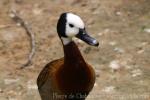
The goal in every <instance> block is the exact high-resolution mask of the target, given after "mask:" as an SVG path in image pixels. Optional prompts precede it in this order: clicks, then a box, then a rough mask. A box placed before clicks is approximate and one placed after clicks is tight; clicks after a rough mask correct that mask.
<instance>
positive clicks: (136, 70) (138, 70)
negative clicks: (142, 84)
mask: <svg viewBox="0 0 150 100" xmlns="http://www.w3.org/2000/svg"><path fill="white" fill-rule="evenodd" d="M131 73H132V77H136V76H140V75H142V71H141V70H140V69H135V70H133V71H131Z"/></svg>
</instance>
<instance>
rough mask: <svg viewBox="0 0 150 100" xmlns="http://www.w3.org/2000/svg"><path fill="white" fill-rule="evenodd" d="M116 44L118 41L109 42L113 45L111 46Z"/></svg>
mask: <svg viewBox="0 0 150 100" xmlns="http://www.w3.org/2000/svg"><path fill="white" fill-rule="evenodd" d="M116 44H117V42H116V41H111V42H109V45H111V46H114V45H116Z"/></svg>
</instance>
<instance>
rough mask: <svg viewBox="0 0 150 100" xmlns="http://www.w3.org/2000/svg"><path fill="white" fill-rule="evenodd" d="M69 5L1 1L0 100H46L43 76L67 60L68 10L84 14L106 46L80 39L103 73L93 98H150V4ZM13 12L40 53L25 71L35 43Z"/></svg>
mask: <svg viewBox="0 0 150 100" xmlns="http://www.w3.org/2000/svg"><path fill="white" fill-rule="evenodd" d="M68 1H69V0H68ZM68 1H67V0H62V1H59V0H0V100H40V96H39V94H38V91H37V86H36V79H37V77H38V74H39V72H40V71H41V70H42V68H43V67H44V65H45V64H46V63H48V62H50V61H52V60H54V59H57V58H60V57H62V56H63V51H62V45H61V42H60V40H59V38H58V36H57V33H56V23H57V19H58V17H59V15H60V14H61V13H62V12H74V13H77V14H78V15H80V16H81V17H82V18H83V19H84V22H85V23H86V26H87V30H88V31H89V33H90V34H91V35H92V36H93V37H95V38H97V39H98V40H99V42H100V46H99V47H98V48H96V47H91V46H89V45H87V44H85V43H83V42H80V41H79V40H76V43H78V45H79V48H80V50H81V52H82V54H83V56H84V58H85V59H86V60H87V61H88V62H89V64H91V65H93V67H94V68H95V71H96V73H97V80H96V84H95V87H94V89H93V90H92V92H91V94H90V95H89V96H88V99H87V100H150V6H149V5H150V0H91V1H90V0H70V1H69V2H68ZM12 9H15V10H17V13H18V14H19V15H20V16H21V17H22V18H23V19H24V20H25V21H27V22H28V23H29V24H30V27H31V28H32V31H33V32H34V33H35V41H36V54H35V56H34V58H33V60H32V65H30V66H29V67H28V68H25V69H22V70H20V69H19V67H21V66H22V65H23V64H24V63H25V62H26V61H27V57H28V54H29V52H30V42H29V40H30V39H29V37H28V35H27V34H26V31H25V30H24V29H23V28H22V27H20V26H18V25H17V24H16V23H15V22H14V21H13V20H12V19H11V18H10V15H9V12H10V10H12ZM114 69H116V70H115V71H114Z"/></svg>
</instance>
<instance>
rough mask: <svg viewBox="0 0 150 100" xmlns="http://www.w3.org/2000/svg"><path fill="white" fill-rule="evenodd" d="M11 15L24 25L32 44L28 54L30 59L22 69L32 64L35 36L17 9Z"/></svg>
mask: <svg viewBox="0 0 150 100" xmlns="http://www.w3.org/2000/svg"><path fill="white" fill-rule="evenodd" d="M10 17H11V18H12V19H13V20H14V21H15V22H16V23H17V24H19V25H20V26H22V27H23V28H24V29H25V30H26V33H27V34H28V36H29V37H30V40H31V41H30V44H31V51H30V54H29V56H28V61H27V62H26V63H25V64H24V65H22V66H21V69H23V68H25V67H27V66H29V65H31V62H32V58H33V56H34V55H35V48H36V47H35V36H34V33H33V32H32V30H31V27H29V24H28V23H27V22H25V21H24V20H23V19H22V18H21V17H20V16H19V15H18V14H17V13H16V11H15V10H12V11H11V13H10Z"/></svg>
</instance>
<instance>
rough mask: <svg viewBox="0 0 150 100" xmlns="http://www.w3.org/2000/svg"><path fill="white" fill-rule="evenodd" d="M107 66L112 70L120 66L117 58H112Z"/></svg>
mask: <svg viewBox="0 0 150 100" xmlns="http://www.w3.org/2000/svg"><path fill="white" fill-rule="evenodd" d="M109 67H110V68H111V69H113V70H118V69H120V67H121V66H120V64H119V61H118V60H113V61H111V62H110V64H109Z"/></svg>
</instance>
